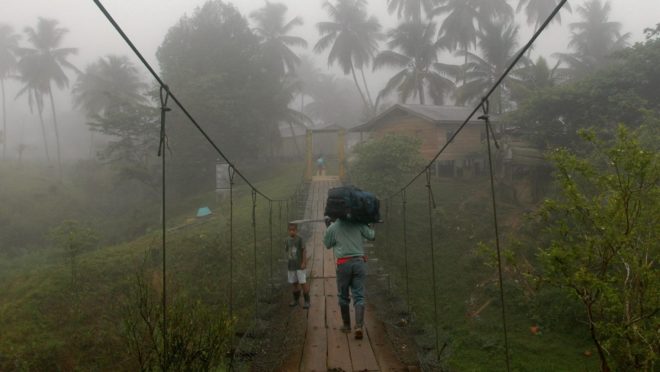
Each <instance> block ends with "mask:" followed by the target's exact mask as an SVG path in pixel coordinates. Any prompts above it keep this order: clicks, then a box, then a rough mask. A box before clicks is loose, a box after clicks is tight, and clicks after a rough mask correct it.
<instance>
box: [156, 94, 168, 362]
mask: <svg viewBox="0 0 660 372" xmlns="http://www.w3.org/2000/svg"><path fill="white" fill-rule="evenodd" d="M159 93H160V94H159V96H160V142H159V143H158V156H159V157H160V158H161V177H162V180H161V181H162V184H161V190H162V195H161V214H160V220H161V229H162V237H161V242H162V265H163V267H162V278H161V280H162V282H163V283H162V291H163V293H162V295H161V301H162V307H163V329H162V332H163V369H164V370H166V371H167V369H168V364H169V363H168V360H169V355H168V349H169V346H168V342H167V340H168V337H167V336H168V335H167V254H166V253H167V252H166V249H167V218H166V217H167V215H166V206H167V193H166V188H165V186H166V182H165V180H166V179H165V164H166V163H165V149H166V148H167V146H168V145H167V133H166V131H165V118H166V114H167V112H168V111H170V109H169V108H168V107H167V101H168V100H169V97H170V92H169V90H168V89H167V86H161V87H160V92H159Z"/></svg>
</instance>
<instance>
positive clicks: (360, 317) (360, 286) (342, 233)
mask: <svg viewBox="0 0 660 372" xmlns="http://www.w3.org/2000/svg"><path fill="white" fill-rule="evenodd" d="M375 238H376V232H375V231H374V230H373V229H372V228H371V227H369V226H368V225H366V224H363V223H356V222H350V221H345V220H342V219H337V220H336V221H335V222H334V223H332V224H331V225H330V226H329V227H328V230H326V232H325V235H324V236H323V244H324V245H325V246H326V248H328V249H330V248H332V249H333V253H334V255H335V258H336V259H337V289H338V290H339V294H338V297H339V309H340V310H341V319H342V321H343V323H344V325H343V326H342V327H341V330H342V331H343V332H347V333H348V332H350V331H351V313H350V308H349V305H350V303H351V298H350V296H349V289H350V292H351V294H352V295H353V306H354V308H355V338H356V339H358V340H359V339H362V327H363V326H364V280H365V279H366V277H367V264H366V261H367V257H366V256H365V255H364V244H363V239H367V240H374V239H375Z"/></svg>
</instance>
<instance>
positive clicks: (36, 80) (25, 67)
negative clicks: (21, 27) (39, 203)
mask: <svg viewBox="0 0 660 372" xmlns="http://www.w3.org/2000/svg"><path fill="white" fill-rule="evenodd" d="M67 32H69V31H68V30H67V29H66V28H63V27H59V26H58V21H57V20H54V19H47V18H39V21H38V23H37V27H36V29H35V28H32V27H26V28H25V34H26V35H27V40H28V42H29V43H30V44H32V48H21V50H20V54H21V60H20V61H19V67H20V68H19V70H20V72H21V75H22V76H23V78H22V79H23V81H26V80H29V81H31V82H32V83H31V85H32V86H33V87H32V88H30V89H31V90H32V94H34V95H41V96H42V95H48V97H49V98H50V107H51V111H52V114H53V129H54V131H55V139H56V144H57V163H58V165H59V167H60V169H61V166H62V157H61V151H60V134H59V129H58V124H57V114H56V110H55V99H54V98H53V89H52V84H51V82H53V83H55V86H57V87H58V88H59V89H64V88H67V87H68V86H69V78H68V77H67V76H66V73H65V72H64V69H65V68H66V69H70V70H73V71H78V70H77V69H76V67H75V66H74V65H72V64H71V63H70V62H69V61H68V60H67V58H68V57H70V56H71V55H72V54H75V53H77V51H78V50H77V49H76V48H62V47H60V45H61V43H62V40H63V39H64V35H65V34H66V33H67ZM37 101H39V99H37ZM41 106H42V108H43V102H42V105H41Z"/></svg>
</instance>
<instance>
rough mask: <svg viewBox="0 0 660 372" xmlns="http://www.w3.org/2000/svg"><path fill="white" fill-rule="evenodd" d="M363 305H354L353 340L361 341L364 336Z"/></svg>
mask: <svg viewBox="0 0 660 372" xmlns="http://www.w3.org/2000/svg"><path fill="white" fill-rule="evenodd" d="M363 326H364V305H355V339H356V340H361V339H362V337H363V336H364V334H363V330H362V327H363Z"/></svg>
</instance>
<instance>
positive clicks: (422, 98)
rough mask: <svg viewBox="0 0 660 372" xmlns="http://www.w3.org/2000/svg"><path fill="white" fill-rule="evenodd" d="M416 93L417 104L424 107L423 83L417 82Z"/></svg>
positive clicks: (421, 81)
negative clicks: (417, 95)
mask: <svg viewBox="0 0 660 372" xmlns="http://www.w3.org/2000/svg"><path fill="white" fill-rule="evenodd" d="M417 91H418V92H419V103H420V104H422V105H424V104H425V103H424V81H423V80H417Z"/></svg>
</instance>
